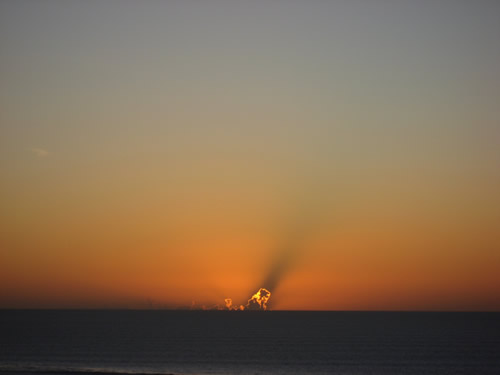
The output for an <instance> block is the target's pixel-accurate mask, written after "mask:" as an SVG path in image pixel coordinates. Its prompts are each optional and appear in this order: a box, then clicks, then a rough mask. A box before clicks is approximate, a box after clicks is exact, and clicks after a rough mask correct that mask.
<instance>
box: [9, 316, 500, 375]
mask: <svg viewBox="0 0 500 375" xmlns="http://www.w3.org/2000/svg"><path fill="white" fill-rule="evenodd" d="M89 373H92V374H94V375H95V374H175V375H177V374H179V375H181V374H200V375H201V374H345V375H348V374H349V375H356V374H359V375H364V374H500V313H472V312H471V313H465V312H464V313H462V312H300V311H265V312H263V311H168V310H163V311H160V310H152V311H139V310H120V311H118V310H107V311H100V310H1V311H0V374H17V375H20V374H89Z"/></svg>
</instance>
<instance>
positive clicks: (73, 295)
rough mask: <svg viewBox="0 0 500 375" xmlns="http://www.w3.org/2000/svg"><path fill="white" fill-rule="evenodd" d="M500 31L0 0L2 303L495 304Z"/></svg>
mask: <svg viewBox="0 0 500 375" xmlns="http://www.w3.org/2000/svg"><path fill="white" fill-rule="evenodd" d="M499 15H500V3H499V2H497V1H488V0H484V1H474V2H473V1H461V0H453V1H452V0H448V1H447V0H440V1H405V0H401V1H396V0H394V1H391V0H376V1H367V0H366V1H357V0H354V1H292V0H290V1H284V0H282V1H278V0H271V1H212V0H208V1H194V0H187V1H111V0H110V1H62V0H61V1H53V0H46V1H28V0H24V1H7V0H1V1H0V308H186V307H195V308H201V307H203V306H205V307H207V308H210V307H212V306H215V305H217V304H221V305H223V304H224V298H227V297H231V298H232V299H233V301H234V302H235V303H237V304H240V303H245V302H246V300H247V299H248V298H249V297H250V296H251V295H252V294H253V293H254V292H255V291H256V290H258V289H259V288H260V287H267V288H269V289H270V291H271V293H272V296H271V299H270V302H269V306H270V307H271V308H273V309H276V310H287V309H298V310H495V311H497V310H500V293H498V291H499V290H500V273H499V272H498V270H499V269H500V229H499V228H500V194H499V193H498V192H499V191H500V123H499V119H500V106H499V103H500V43H499V42H498V41H499V40H500V22H499ZM264 283H267V284H270V285H271V286H269V285H267V286H266V285H262V284H264Z"/></svg>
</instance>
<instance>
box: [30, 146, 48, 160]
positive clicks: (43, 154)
mask: <svg viewBox="0 0 500 375" xmlns="http://www.w3.org/2000/svg"><path fill="white" fill-rule="evenodd" d="M31 152H32V153H33V154H35V155H36V156H38V157H39V158H44V157H46V156H47V155H49V154H50V152H49V151H47V150H44V149H43V148H32V149H31Z"/></svg>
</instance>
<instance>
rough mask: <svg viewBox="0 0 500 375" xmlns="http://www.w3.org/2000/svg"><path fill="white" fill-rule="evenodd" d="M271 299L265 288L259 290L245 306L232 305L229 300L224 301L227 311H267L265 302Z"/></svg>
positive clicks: (231, 301)
mask: <svg viewBox="0 0 500 375" xmlns="http://www.w3.org/2000/svg"><path fill="white" fill-rule="evenodd" d="M269 298H271V292H270V291H269V290H267V289H266V288H260V289H259V290H258V291H257V293H255V294H254V295H253V296H252V297H251V298H250V299H249V300H248V302H247V304H246V306H243V305H240V306H239V307H238V306H235V305H233V300H232V299H231V298H226V299H225V300H224V302H225V304H226V308H227V309H228V310H267V302H268V301H269Z"/></svg>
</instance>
